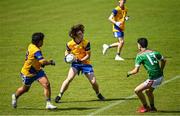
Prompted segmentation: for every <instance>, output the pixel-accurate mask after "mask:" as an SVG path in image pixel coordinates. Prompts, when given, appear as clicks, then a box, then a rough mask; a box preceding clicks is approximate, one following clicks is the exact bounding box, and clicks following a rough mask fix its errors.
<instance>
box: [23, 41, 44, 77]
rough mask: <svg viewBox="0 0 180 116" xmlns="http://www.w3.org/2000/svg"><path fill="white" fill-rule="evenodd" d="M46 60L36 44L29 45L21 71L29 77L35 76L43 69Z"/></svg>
mask: <svg viewBox="0 0 180 116" xmlns="http://www.w3.org/2000/svg"><path fill="white" fill-rule="evenodd" d="M43 60H45V59H44V58H43V56H42V53H41V50H40V48H38V47H37V46H36V45H34V44H30V45H29V46H28V50H27V52H26V59H25V62H24V65H23V67H22V69H21V73H22V74H23V75H25V76H27V77H33V76H35V75H36V73H37V72H38V71H39V70H41V63H42V62H43Z"/></svg>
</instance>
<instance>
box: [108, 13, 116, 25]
mask: <svg viewBox="0 0 180 116" xmlns="http://www.w3.org/2000/svg"><path fill="white" fill-rule="evenodd" d="M113 17H114V14H113V13H111V15H110V16H109V18H108V20H109V21H110V22H111V23H113V24H115V23H116V21H115V20H113Z"/></svg>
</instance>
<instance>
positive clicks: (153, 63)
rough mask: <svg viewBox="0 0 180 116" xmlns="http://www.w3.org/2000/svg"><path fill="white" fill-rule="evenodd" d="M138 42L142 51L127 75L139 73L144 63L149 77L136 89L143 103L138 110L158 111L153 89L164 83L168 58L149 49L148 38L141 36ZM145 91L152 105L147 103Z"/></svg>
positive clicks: (142, 111)
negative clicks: (164, 71)
mask: <svg viewBox="0 0 180 116" xmlns="http://www.w3.org/2000/svg"><path fill="white" fill-rule="evenodd" d="M137 43H138V49H139V50H140V52H139V53H138V54H137V56H136V60H135V68H134V69H133V70H132V71H129V72H128V74H127V77H129V76H131V75H134V74H136V73H138V71H139V69H140V66H141V64H143V65H144V67H145V69H146V70H147V72H148V74H149V76H148V79H147V80H146V81H145V82H143V83H141V84H140V85H138V86H137V87H136V88H135V90H134V91H135V93H136V94H137V96H138V97H139V99H140V101H141V103H142V104H143V106H142V107H140V108H139V109H138V112H140V113H144V112H148V111H157V109H156V108H155V105H154V94H153V91H154V89H155V88H156V87H157V86H159V85H160V84H161V83H162V80H163V69H164V67H165V63H166V60H165V59H164V57H163V56H162V55H161V54H160V53H159V52H157V51H153V50H150V49H147V46H148V40H147V39H146V38H139V39H138V41H137ZM159 61H160V63H159ZM143 91H145V92H146V95H147V97H148V100H149V103H150V107H149V106H148V104H147V101H146V98H145V95H144V94H143Z"/></svg>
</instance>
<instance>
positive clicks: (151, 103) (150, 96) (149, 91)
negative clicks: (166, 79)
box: [145, 76, 163, 112]
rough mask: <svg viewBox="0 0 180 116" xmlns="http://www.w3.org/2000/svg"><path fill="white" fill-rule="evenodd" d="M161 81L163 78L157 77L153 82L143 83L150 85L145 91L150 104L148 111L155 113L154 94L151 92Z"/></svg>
mask: <svg viewBox="0 0 180 116" xmlns="http://www.w3.org/2000/svg"><path fill="white" fill-rule="evenodd" d="M162 81H163V76H162V77H159V78H157V79H155V80H148V81H146V82H145V84H149V83H151V87H150V88H149V89H147V90H146V95H147V96H148V99H149V103H150V111H152V112H155V111H157V109H156V107H155V105H154V94H153V91H154V89H155V88H156V87H158V86H159V85H160V84H161V83H162Z"/></svg>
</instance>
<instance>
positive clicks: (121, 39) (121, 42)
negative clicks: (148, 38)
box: [115, 32, 124, 60]
mask: <svg viewBox="0 0 180 116" xmlns="http://www.w3.org/2000/svg"><path fill="white" fill-rule="evenodd" d="M116 37H117V38H118V46H117V54H116V57H115V60H124V59H123V58H121V57H120V54H121V51H122V48H123V46H124V32H117V36H116Z"/></svg>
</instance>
